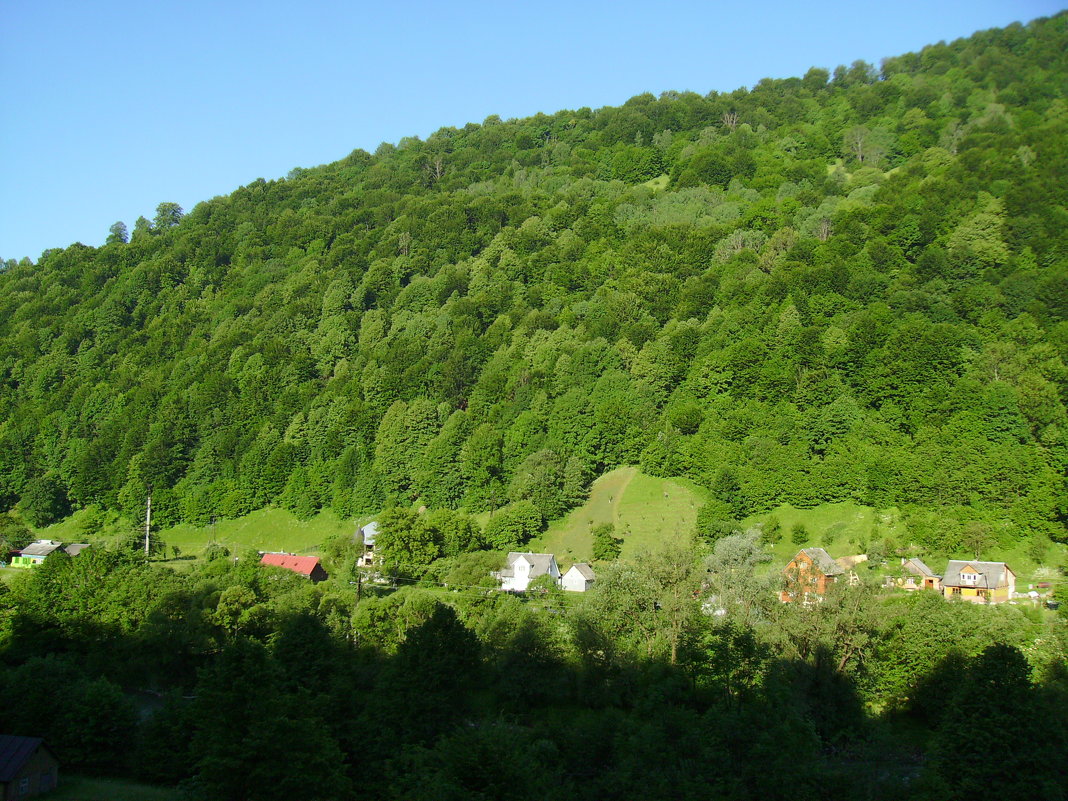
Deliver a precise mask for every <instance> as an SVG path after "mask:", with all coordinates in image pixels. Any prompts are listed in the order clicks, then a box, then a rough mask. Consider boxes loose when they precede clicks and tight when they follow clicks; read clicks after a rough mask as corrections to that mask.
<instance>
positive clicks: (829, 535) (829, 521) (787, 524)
mask: <svg viewBox="0 0 1068 801" xmlns="http://www.w3.org/2000/svg"><path fill="white" fill-rule="evenodd" d="M772 517H775V518H777V519H778V521H779V525H780V527H781V531H782V539H781V540H780V541H779V542H777V543H776V544H775V546H774V548H773V549H772V551H771V554H772V564H778V565H780V566H781V565H784V564H786V563H787V562H789V561H790V559H791V558H792V557H793V556H794V554H796V553H797V552H798V550H799V549H801V548H813V547H819V548H824V549H826V551H827V553H829V554H830V555H831V556H833V557H835V558H838V557H840V556H852V555H854V554H859V553H864V548H863V546H864V545H866V544H867V543H868V541H869V540H871V539H872V538H873V536H874V538H875V539H885V538H886V537H888V536H889V537H891V538H893V539H894V540H895V541H897V542H898V543H899V544H904V541H905V540H907V539H908V536H907V531H906V529H905V527H904V525H903V524H902V522H901V514H900V512H898V510H897V509H895V508H890V509H881V510H879V509H873V508H871V507H870V506H860V505H859V504H856V503H852V502H849V501H847V502H845V503H825V504H823V505H821V506H816V507H814V508H812V509H797V508H795V507H793V506H791V505H790V504H783V505H782V506H779V507H778V508H776V509H774V510H772V511H771V512H765V513H763V514H759V515H754V516H753V517H749V518H746V519H745V520H744V521H743V524H744V525H745V526H747V527H748V526H751V525H754V524H756V523H764V524H767V522H768V521H769V520H770V519H771V518H772ZM798 523H800V524H801V525H803V526H804V527H805V529H806V530H807V531H808V539H807V541H806V542H805V543H803V544H801V545H797V544H795V543H794V542H793V541H792V540H791V533H792V530H793V527H794V526H795V525H796V524H798Z"/></svg>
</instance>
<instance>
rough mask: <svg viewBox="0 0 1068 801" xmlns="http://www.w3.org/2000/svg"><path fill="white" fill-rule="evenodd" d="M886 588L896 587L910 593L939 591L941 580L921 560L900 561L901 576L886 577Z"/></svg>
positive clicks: (916, 558)
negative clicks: (915, 591)
mask: <svg viewBox="0 0 1068 801" xmlns="http://www.w3.org/2000/svg"><path fill="white" fill-rule="evenodd" d="M885 583H886V586H887V587H897V588H900V589H903V590H908V591H910V592H912V591H914V590H921V589H922V590H941V589H942V579H941V577H940V576H938V575H937V574H936V573H935V572H934V571H933V570H931V568H929V567H928V566H927V565H926V564H924V562H923V560H922V559H919V558H918V557H913V558H912V559H902V560H901V575H899V576H887V577H886V580H885Z"/></svg>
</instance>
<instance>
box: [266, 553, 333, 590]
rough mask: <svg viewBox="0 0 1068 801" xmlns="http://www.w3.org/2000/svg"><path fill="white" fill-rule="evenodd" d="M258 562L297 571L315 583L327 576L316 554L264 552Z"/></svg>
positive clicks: (324, 579)
mask: <svg viewBox="0 0 1068 801" xmlns="http://www.w3.org/2000/svg"><path fill="white" fill-rule="evenodd" d="M260 564H261V565H270V566H272V567H284V568H285V569H286V570H292V571H293V572H294V573H299V574H300V575H302V576H304V577H305V578H309V579H311V580H312V582H313V583H315V584H318V583H319V582H320V581H326V579H328V578H329V576H328V575H327V574H326V570H324V569H323V566H322V564H321V563H320V562H319V557H317V556H297V555H296V554H292V553H265V554H263V556H261V557H260Z"/></svg>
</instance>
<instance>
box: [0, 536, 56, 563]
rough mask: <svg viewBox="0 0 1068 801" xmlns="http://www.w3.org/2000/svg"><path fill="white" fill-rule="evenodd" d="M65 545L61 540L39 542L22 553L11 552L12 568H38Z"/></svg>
mask: <svg viewBox="0 0 1068 801" xmlns="http://www.w3.org/2000/svg"><path fill="white" fill-rule="evenodd" d="M62 545H63V543H62V542H60V541H59V540H37V541H36V542H32V543H30V544H29V545H27V546H26V547H25V548H23V549H22V550H21V551H12V552H11V554H12V555H11V566H12V567H19V568H28V567H36V566H37V565H39V564H41V562H43V561H44V560H45V559H47V558H48V557H49V556H51V555H52V554H53V553H54V552H55V551H57V550H59V548H60V547H61V546H62Z"/></svg>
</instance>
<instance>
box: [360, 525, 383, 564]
mask: <svg viewBox="0 0 1068 801" xmlns="http://www.w3.org/2000/svg"><path fill="white" fill-rule="evenodd" d="M356 533H357V534H358V535H359V536H361V537H363V553H362V554H360V558H359V559H357V560H356V566H357V567H373V566H374V563H375V538H376V537H377V536H378V521H377V520H374V521H372V522H370V523H368V524H367V525H366V526H363V527H362V528H360V529H359V530H358V531H357V532H356Z"/></svg>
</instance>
